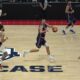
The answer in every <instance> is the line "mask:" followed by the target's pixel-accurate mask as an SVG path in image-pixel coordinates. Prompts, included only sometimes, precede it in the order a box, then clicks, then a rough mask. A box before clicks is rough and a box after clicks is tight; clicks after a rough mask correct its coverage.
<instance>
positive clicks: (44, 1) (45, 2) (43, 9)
mask: <svg viewBox="0 0 80 80" xmlns="http://www.w3.org/2000/svg"><path fill="white" fill-rule="evenodd" d="M39 5H40V7H41V12H42V15H41V19H46V17H47V14H46V10H47V7H48V6H49V7H51V5H49V3H48V0H39Z"/></svg>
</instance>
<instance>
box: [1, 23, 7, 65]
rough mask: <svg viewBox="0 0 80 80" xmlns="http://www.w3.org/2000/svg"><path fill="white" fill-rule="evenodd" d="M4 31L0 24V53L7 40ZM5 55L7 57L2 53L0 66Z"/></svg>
mask: <svg viewBox="0 0 80 80" xmlns="http://www.w3.org/2000/svg"><path fill="white" fill-rule="evenodd" d="M4 31H5V30H4V26H3V25H2V24H0V51H3V46H2V44H3V43H4V42H5V41H6V40H7V39H8V37H5V34H4ZM6 55H7V53H6V52H5V51H4V52H3V56H2V58H0V65H1V63H2V60H3V59H4V57H5V56H6Z"/></svg>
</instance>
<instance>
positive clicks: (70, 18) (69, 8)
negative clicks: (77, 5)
mask: <svg viewBox="0 0 80 80" xmlns="http://www.w3.org/2000/svg"><path fill="white" fill-rule="evenodd" d="M65 13H66V15H67V21H68V24H67V26H66V28H65V30H63V31H62V32H63V34H66V30H67V29H68V28H70V32H72V33H73V34H75V31H74V30H73V26H74V24H75V18H74V9H73V7H72V4H71V1H68V3H67V6H66V9H65Z"/></svg>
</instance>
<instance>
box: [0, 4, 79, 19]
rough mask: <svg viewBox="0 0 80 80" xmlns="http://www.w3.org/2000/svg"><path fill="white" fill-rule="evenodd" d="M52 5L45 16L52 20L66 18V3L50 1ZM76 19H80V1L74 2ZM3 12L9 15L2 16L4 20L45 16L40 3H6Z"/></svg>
mask: <svg viewBox="0 0 80 80" xmlns="http://www.w3.org/2000/svg"><path fill="white" fill-rule="evenodd" d="M49 4H50V5H52V6H51V7H48V8H47V9H46V13H45V18H46V19H51V20H63V19H65V18H66V17H65V7H66V3H49ZM72 5H73V8H74V10H75V14H74V15H75V17H76V19H80V3H73V4H72ZM2 9H3V12H6V13H7V16H4V17H1V19H3V20H6V19H7V20H8V19H12V20H13V19H28V20H32V19H34V20H35V19H37V20H39V19H41V18H42V16H43V14H44V13H43V12H42V9H41V8H40V6H39V5H38V3H25V4H22V3H19V4H17V3H12V4H11V3H10V4H9V3H4V4H3V7H2Z"/></svg>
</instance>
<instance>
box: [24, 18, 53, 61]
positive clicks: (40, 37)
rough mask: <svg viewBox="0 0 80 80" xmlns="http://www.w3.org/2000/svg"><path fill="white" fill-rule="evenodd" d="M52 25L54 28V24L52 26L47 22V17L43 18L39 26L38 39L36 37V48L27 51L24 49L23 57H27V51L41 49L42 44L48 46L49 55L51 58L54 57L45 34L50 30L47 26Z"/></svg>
mask: <svg viewBox="0 0 80 80" xmlns="http://www.w3.org/2000/svg"><path fill="white" fill-rule="evenodd" d="M48 27H50V28H52V26H50V25H49V24H47V23H46V22H45V19H43V20H42V21H41V24H40V25H39V28H38V35H37V39H36V48H35V49H32V50H27V51H24V53H23V57H25V55H26V54H27V53H31V52H38V51H39V49H40V48H41V46H45V48H46V52H47V55H48V57H49V59H50V60H51V59H53V56H51V54H50V49H49V46H48V44H47V42H46V40H45V36H46V32H47V31H48V30H47V28H48Z"/></svg>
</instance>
